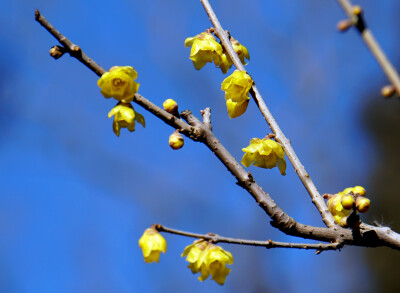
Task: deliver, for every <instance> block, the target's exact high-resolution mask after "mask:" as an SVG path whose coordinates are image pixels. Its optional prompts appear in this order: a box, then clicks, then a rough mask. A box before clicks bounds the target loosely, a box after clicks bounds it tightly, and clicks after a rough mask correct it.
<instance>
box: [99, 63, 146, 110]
mask: <svg viewBox="0 0 400 293" xmlns="http://www.w3.org/2000/svg"><path fill="white" fill-rule="evenodd" d="M137 76H138V74H137V72H136V71H135V69H133V67H131V66H114V67H112V68H111V69H110V71H109V72H106V73H104V74H103V75H102V76H101V77H100V79H99V80H98V81H97V85H98V86H99V87H100V88H101V93H102V94H103V96H104V97H106V98H111V97H113V98H114V99H116V100H118V101H121V102H123V103H129V102H131V101H132V100H133V96H134V95H135V93H137V91H138V90H139V83H137V82H135V81H134V80H135V79H136V78H137Z"/></svg>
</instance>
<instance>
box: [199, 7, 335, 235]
mask: <svg viewBox="0 0 400 293" xmlns="http://www.w3.org/2000/svg"><path fill="white" fill-rule="evenodd" d="M200 1H201V3H202V4H203V6H204V9H205V10H206V12H207V14H208V16H209V18H210V20H211V22H212V24H213V25H214V28H215V34H216V35H217V36H218V38H219V39H220V40H221V42H222V44H223V46H224V48H225V50H226V51H227V53H228V54H229V57H230V58H231V59H232V61H233V64H235V66H236V68H237V69H239V70H241V71H246V69H245V68H244V66H243V64H242V62H241V61H240V59H239V57H238V55H237V54H236V52H235V50H234V49H233V47H232V44H231V42H230V41H229V39H228V35H227V34H226V32H225V31H224V29H223V28H222V26H221V24H220V23H219V21H218V18H217V16H216V15H215V13H214V11H213V9H212V7H211V5H210V3H209V2H208V0H200ZM251 95H252V96H253V98H254V101H255V102H256V104H257V106H258V108H259V109H260V111H261V113H262V114H263V116H264V118H265V120H266V121H267V123H268V125H269V127H270V128H271V130H272V131H273V132H274V134H275V139H276V140H277V141H278V142H280V143H281V145H282V147H283V149H284V151H285V153H286V155H287V157H288V158H289V160H290V162H291V163H292V165H293V167H294V169H295V170H296V173H297V175H298V176H299V177H300V180H301V182H303V184H304V186H305V188H306V189H307V191H308V193H309V194H310V196H311V199H312V202H313V203H314V205H315V206H316V207H317V209H318V211H319V212H320V214H321V217H322V220H323V221H324V223H325V224H326V225H327V226H328V227H334V226H336V224H335V220H334V219H333V216H332V215H331V214H330V213H329V210H328V207H327V206H326V204H325V201H324V199H323V198H322V197H321V195H320V194H319V192H318V190H317V188H316V187H315V185H314V183H313V181H312V180H311V178H310V176H309V174H308V173H307V171H306V169H305V168H304V166H303V165H302V164H301V162H300V160H299V158H298V157H297V155H296V153H295V152H294V150H293V148H292V146H291V144H290V141H289V140H288V139H287V138H286V137H285V135H284V134H283V132H282V130H281V129H280V127H279V125H278V123H277V122H276V121H275V118H274V117H273V116H272V114H271V112H270V111H269V109H268V107H267V105H266V104H265V102H264V100H263V98H262V97H261V94H260V93H259V91H258V89H257V87H256V85H255V83H254V84H253V87H252V91H251Z"/></svg>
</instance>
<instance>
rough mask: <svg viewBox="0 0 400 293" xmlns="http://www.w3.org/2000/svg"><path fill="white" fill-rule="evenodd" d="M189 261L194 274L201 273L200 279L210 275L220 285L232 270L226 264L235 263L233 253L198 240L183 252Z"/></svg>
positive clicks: (189, 266)
mask: <svg viewBox="0 0 400 293" xmlns="http://www.w3.org/2000/svg"><path fill="white" fill-rule="evenodd" d="M184 256H186V260H187V261H188V262H189V265H188V268H190V270H191V271H192V273H193V274H197V273H199V272H200V273H201V275H200V277H199V278H198V279H199V280H200V281H204V280H206V279H207V278H208V277H209V276H210V275H211V277H212V279H213V280H214V281H215V282H217V283H218V284H220V285H223V284H224V283H225V280H226V277H227V276H228V274H229V272H230V271H231V270H230V269H228V268H227V267H226V264H228V265H231V264H233V257H232V254H231V253H230V252H228V251H226V250H224V249H222V248H221V247H220V246H217V245H214V244H211V243H209V242H206V241H205V240H196V241H195V242H193V244H191V245H189V246H187V247H186V248H185V250H184V251H183V253H182V257H184Z"/></svg>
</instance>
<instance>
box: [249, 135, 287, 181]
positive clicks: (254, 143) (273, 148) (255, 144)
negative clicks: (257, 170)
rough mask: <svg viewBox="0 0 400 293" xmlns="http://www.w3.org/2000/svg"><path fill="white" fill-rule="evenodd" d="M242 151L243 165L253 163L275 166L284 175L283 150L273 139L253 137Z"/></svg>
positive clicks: (257, 165) (268, 167)
mask: <svg viewBox="0 0 400 293" xmlns="http://www.w3.org/2000/svg"><path fill="white" fill-rule="evenodd" d="M242 151H244V152H245V154H244V156H243V158H242V164H243V165H244V166H245V167H249V166H250V165H251V164H253V165H254V166H256V167H261V168H267V169H272V168H274V167H276V166H277V167H278V169H279V171H280V172H281V174H282V175H286V174H285V171H286V161H285V158H284V157H285V152H284V151H283V149H282V146H281V145H280V144H279V143H278V142H276V141H275V140H272V139H266V138H264V139H259V138H253V139H252V140H250V145H249V146H248V147H246V148H244V149H242Z"/></svg>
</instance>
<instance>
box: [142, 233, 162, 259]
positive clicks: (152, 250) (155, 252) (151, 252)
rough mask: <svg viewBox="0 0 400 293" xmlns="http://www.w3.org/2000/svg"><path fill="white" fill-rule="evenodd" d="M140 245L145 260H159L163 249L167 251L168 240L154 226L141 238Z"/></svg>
mask: <svg viewBox="0 0 400 293" xmlns="http://www.w3.org/2000/svg"><path fill="white" fill-rule="evenodd" d="M139 246H140V248H141V249H142V251H143V256H144V261H145V262H148V263H152V262H155V261H156V262H158V261H159V260H160V253H161V251H162V252H163V253H165V252H166V251H167V242H166V241H165V239H164V237H162V236H161V234H160V233H158V231H157V230H155V229H154V228H148V229H146V231H144V233H143V235H142V237H140V239H139Z"/></svg>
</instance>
